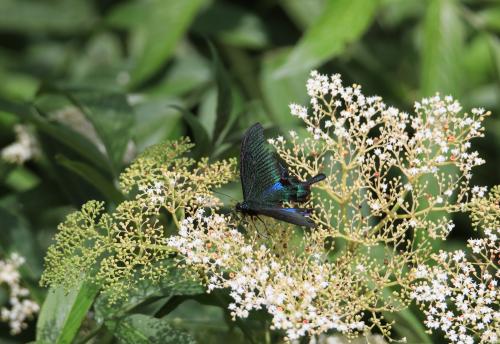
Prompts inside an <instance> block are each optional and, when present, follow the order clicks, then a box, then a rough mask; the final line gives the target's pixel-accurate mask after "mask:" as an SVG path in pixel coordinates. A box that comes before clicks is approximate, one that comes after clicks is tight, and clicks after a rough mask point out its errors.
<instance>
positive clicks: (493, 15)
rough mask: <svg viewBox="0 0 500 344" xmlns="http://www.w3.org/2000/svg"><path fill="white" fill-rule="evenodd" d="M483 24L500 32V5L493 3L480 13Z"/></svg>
mask: <svg viewBox="0 0 500 344" xmlns="http://www.w3.org/2000/svg"><path fill="white" fill-rule="evenodd" d="M478 16H479V18H480V20H481V22H482V24H483V25H484V26H485V27H486V28H487V29H489V30H492V31H496V32H497V33H500V5H493V6H491V7H489V8H487V9H485V10H483V11H481V12H479V13H478Z"/></svg>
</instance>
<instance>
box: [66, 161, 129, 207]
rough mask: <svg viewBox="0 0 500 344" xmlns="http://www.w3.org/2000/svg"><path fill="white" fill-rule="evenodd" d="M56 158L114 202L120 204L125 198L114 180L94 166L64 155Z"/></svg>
mask: <svg viewBox="0 0 500 344" xmlns="http://www.w3.org/2000/svg"><path fill="white" fill-rule="evenodd" d="M56 160H57V162H58V163H59V164H61V165H62V166H64V167H66V168H67V169H68V170H70V171H72V172H74V173H76V174H78V175H79V176H80V177H82V178H83V179H85V180H86V181H87V182H88V183H89V184H91V185H93V186H94V187H95V188H96V189H97V190H99V191H100V192H101V193H102V194H103V196H104V197H106V198H107V199H108V200H110V201H111V202H113V203H114V204H119V203H120V202H122V201H123V200H124V197H123V195H122V194H121V192H120V191H118V190H117V189H116V187H115V186H114V185H113V181H112V180H110V179H106V177H104V176H103V175H102V174H101V173H100V172H99V171H97V170H96V169H95V168H93V167H92V166H90V165H88V164H86V163H84V162H81V161H73V160H70V159H68V158H66V157H65V156H63V155H58V156H56Z"/></svg>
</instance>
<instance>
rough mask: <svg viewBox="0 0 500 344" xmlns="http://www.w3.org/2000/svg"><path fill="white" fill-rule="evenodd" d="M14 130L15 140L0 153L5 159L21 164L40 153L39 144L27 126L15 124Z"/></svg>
mask: <svg viewBox="0 0 500 344" xmlns="http://www.w3.org/2000/svg"><path fill="white" fill-rule="evenodd" d="M14 131H15V132H16V141H15V142H14V143H11V144H10V145H8V146H6V147H4V148H3V149H2V151H1V155H2V159H4V160H5V161H8V162H11V163H13V164H18V165H22V164H24V163H25V162H26V161H28V160H31V159H33V158H34V157H37V156H38V155H39V154H40V149H39V144H38V141H37V140H36V138H35V137H34V136H33V134H32V133H31V132H30V131H29V129H28V127H27V126H25V125H21V124H16V125H15V126H14Z"/></svg>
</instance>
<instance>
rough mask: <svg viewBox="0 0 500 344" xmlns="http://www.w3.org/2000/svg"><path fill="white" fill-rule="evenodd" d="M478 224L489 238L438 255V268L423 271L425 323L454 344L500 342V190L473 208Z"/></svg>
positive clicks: (420, 290)
mask: <svg viewBox="0 0 500 344" xmlns="http://www.w3.org/2000/svg"><path fill="white" fill-rule="evenodd" d="M470 210H471V213H472V216H471V217H472V220H473V223H474V225H475V226H477V227H479V228H481V229H483V232H484V237H482V238H474V239H469V240H468V241H467V246H468V248H469V252H465V251H463V250H456V251H453V252H443V251H441V252H439V254H436V255H434V260H435V265H434V266H433V267H426V266H420V267H418V268H417V273H416V275H417V278H420V279H421V281H419V282H418V283H416V284H415V285H414V287H413V289H414V290H413V292H412V297H413V298H414V299H415V300H416V301H417V303H418V304H419V305H420V307H421V309H422V310H423V312H424V314H425V316H426V320H425V325H426V326H427V327H428V328H429V329H430V330H441V331H443V332H444V333H445V336H446V338H448V339H449V340H450V342H452V343H475V342H476V340H475V338H479V342H481V343H496V342H498V341H499V340H500V292H499V288H498V280H499V279H500V264H499V263H500V187H495V188H494V189H493V190H492V191H491V192H490V194H489V195H488V197H484V198H483V197H481V198H475V199H474V200H473V202H471V204H470Z"/></svg>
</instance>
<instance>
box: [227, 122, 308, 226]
mask: <svg viewBox="0 0 500 344" xmlns="http://www.w3.org/2000/svg"><path fill="white" fill-rule="evenodd" d="M282 172H283V170H282V169H280V165H279V164H278V161H277V160H276V158H275V157H274V156H273V155H272V154H271V152H269V151H268V149H267V148H266V146H265V142H264V129H263V128H262V126H261V125H260V124H259V123H256V124H254V125H253V126H252V127H250V128H249V129H248V130H247V131H246V133H245V135H244V137H243V140H242V142H241V156H240V178H241V185H242V188H243V199H244V200H243V202H240V203H238V204H236V210H237V211H239V212H241V213H242V214H245V215H250V216H258V215H264V216H269V217H272V218H275V219H277V220H280V221H285V222H288V223H292V224H295V225H298V226H305V227H309V228H311V227H314V223H313V222H312V220H311V219H310V218H309V215H310V214H311V210H310V209H304V208H283V207H282V203H283V202H286V201H290V200H295V199H305V198H307V197H308V193H310V191H307V190H309V189H307V190H306V191H305V193H304V192H302V191H300V190H299V189H300V187H302V184H301V183H306V182H300V181H299V180H298V179H296V178H295V177H290V176H289V175H288V174H286V176H285V177H287V178H286V179H282V177H283V173H282ZM293 178H295V179H293ZM309 186H310V185H309ZM297 190H299V191H297Z"/></svg>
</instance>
